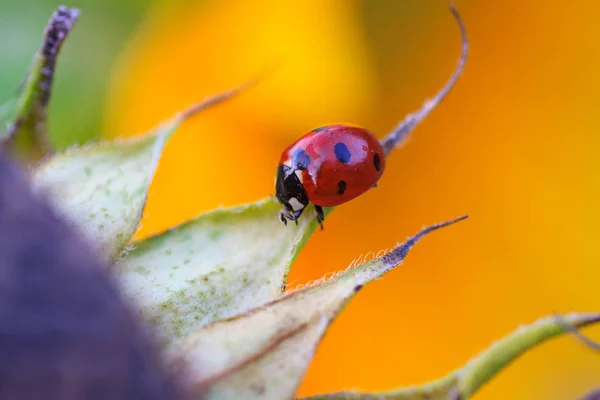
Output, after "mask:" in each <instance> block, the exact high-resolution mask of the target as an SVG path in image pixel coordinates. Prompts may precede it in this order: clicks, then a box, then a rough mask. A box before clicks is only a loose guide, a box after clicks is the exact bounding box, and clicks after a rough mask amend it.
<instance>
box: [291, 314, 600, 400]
mask: <svg viewBox="0 0 600 400" xmlns="http://www.w3.org/2000/svg"><path fill="white" fill-rule="evenodd" d="M599 321H600V314H592V313H587V314H586V313H584V314H570V315H567V316H565V317H561V318H560V319H558V318H556V317H546V318H544V319H541V320H538V321H537V322H535V323H533V324H531V325H529V326H526V327H521V328H519V329H518V330H517V331H516V332H514V333H512V334H511V335H509V336H506V337H505V338H503V339H501V340H500V341H498V342H496V343H495V344H494V345H492V346H491V347H490V348H488V349H487V350H486V351H484V352H483V353H481V354H480V355H478V356H477V357H476V358H474V359H472V360H471V361H469V362H468V363H467V364H466V365H465V366H464V367H462V368H460V369H458V370H456V371H454V372H452V373H450V374H449V375H447V376H445V377H443V378H441V379H439V380H436V381H433V382H430V383H427V384H424V385H421V386H415V387H408V388H402V389H396V390H392V391H389V392H381V393H360V392H356V391H347V392H338V393H330V394H324V395H317V396H310V397H304V398H302V399H301V400H369V399H373V398H377V399H381V400H421V399H428V400H448V399H452V400H464V399H468V398H470V397H471V396H473V395H474V394H475V392H477V390H478V389H480V388H481V387H482V386H483V385H484V384H485V383H486V382H488V381H489V380H490V379H491V378H493V377H494V376H495V375H496V374H498V372H500V371H501V370H502V369H504V368H506V367H507V366H508V365H509V364H510V363H511V362H513V361H514V360H515V359H517V358H518V357H519V356H521V355H522V354H523V353H525V352H527V351H528V350H531V349H532V348H534V347H536V346H538V345H540V344H541V343H543V342H545V341H546V340H549V339H551V338H553V337H555V336H558V335H560V334H562V333H568V332H570V328H573V327H574V328H581V327H584V326H587V325H591V324H595V323H597V322H599ZM565 323H566V324H568V326H567V327H565ZM517 397H518V396H517Z"/></svg>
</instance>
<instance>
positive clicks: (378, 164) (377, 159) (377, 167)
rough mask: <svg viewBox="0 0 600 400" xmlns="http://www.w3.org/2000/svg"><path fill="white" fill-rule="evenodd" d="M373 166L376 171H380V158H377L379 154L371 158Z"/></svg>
mask: <svg viewBox="0 0 600 400" xmlns="http://www.w3.org/2000/svg"><path fill="white" fill-rule="evenodd" d="M373 164H375V169H376V170H377V171H379V170H381V158H379V154H375V155H374V156H373Z"/></svg>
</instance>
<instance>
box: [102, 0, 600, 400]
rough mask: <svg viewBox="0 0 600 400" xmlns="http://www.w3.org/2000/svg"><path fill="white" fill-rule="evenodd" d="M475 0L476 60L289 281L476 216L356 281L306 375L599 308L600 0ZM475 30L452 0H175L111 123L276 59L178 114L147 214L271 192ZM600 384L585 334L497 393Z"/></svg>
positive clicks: (324, 381) (141, 55)
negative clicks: (232, 91)
mask: <svg viewBox="0 0 600 400" xmlns="http://www.w3.org/2000/svg"><path fill="white" fill-rule="evenodd" d="M456 6H457V8H458V9H459V11H460V12H461V14H462V16H463V18H464V20H465V23H466V25H467V29H468V33H469V38H470V41H471V54H470V58H469V60H468V63H467V66H466V70H465V73H464V75H463V76H462V77H461V79H460V80H459V82H458V84H457V86H456V88H455V89H454V90H453V91H452V93H451V94H450V96H449V97H448V98H447V99H446V100H445V101H444V102H443V103H442V104H441V106H440V107H439V108H438V109H437V110H435V111H434V112H433V114H432V115H431V116H430V117H429V118H428V119H427V120H425V121H424V122H423V123H422V124H421V125H420V126H419V127H418V128H417V129H416V130H415V131H414V133H413V135H412V138H411V140H410V141H409V142H408V143H407V145H406V146H404V147H403V148H400V149H397V150H396V151H395V152H394V153H393V154H392V156H391V158H390V159H389V160H388V163H387V170H386V172H385V174H384V176H383V178H382V180H381V181H380V184H379V187H378V188H377V189H374V190H371V191H370V192H368V193H367V194H365V195H363V196H361V197H360V198H358V199H356V200H354V201H352V202H350V203H348V204H345V205H343V206H342V207H339V208H338V209H337V210H336V211H335V212H334V213H333V214H331V216H330V217H329V218H328V219H327V220H326V222H325V231H323V232H316V234H315V235H314V236H313V237H312V239H311V240H310V242H309V243H308V245H307V247H306V249H305V251H304V252H303V253H302V255H301V256H300V257H299V259H298V261H297V263H296V264H295V265H294V268H293V270H292V273H291V276H290V283H291V285H292V286H294V285H297V284H301V283H303V282H306V281H309V280H312V279H316V278H319V277H321V276H323V275H324V274H325V273H327V272H332V271H337V270H339V269H343V268H345V267H346V266H347V265H348V264H349V263H350V262H352V260H353V259H355V258H357V257H359V256H360V255H361V254H363V255H364V254H365V253H367V252H369V251H375V252H376V251H378V250H381V249H385V248H389V247H391V246H393V245H394V244H395V243H396V241H402V240H404V239H405V238H406V237H407V236H408V235H412V234H413V233H415V232H416V231H417V230H418V229H420V228H421V227H422V226H423V225H425V224H431V223H434V222H438V221H442V220H445V219H449V218H453V217H456V216H459V215H462V214H464V213H468V214H470V216H471V218H470V219H469V220H467V221H465V222H462V223H460V224H459V225H456V226H453V227H451V228H448V229H446V230H443V231H440V232H438V233H435V234H434V235H432V236H430V237H428V238H427V239H425V240H424V241H423V242H422V243H420V244H419V245H418V246H417V247H416V248H415V249H414V251H413V252H412V253H411V254H410V255H409V256H408V258H407V260H406V262H405V264H404V265H403V266H402V267H401V268H398V269H397V270H395V271H393V272H391V273H389V274H388V275H387V276H386V277H385V278H384V279H382V280H380V281H377V282H374V283H373V284H371V285H369V286H368V287H367V288H366V289H365V290H364V291H362V292H361V293H360V294H359V295H358V297H357V298H356V299H355V300H353V301H352V303H351V304H350V306H349V307H348V308H347V309H346V311H345V312H344V313H343V314H342V316H341V317H340V318H339V319H338V320H337V321H336V322H335V324H334V325H333V326H332V328H331V330H330V331H329V332H328V334H327V336H326V337H325V339H324V341H323V343H322V344H321V346H320V347H319V349H318V352H317V355H316V357H315V360H314V362H313V364H312V365H311V367H310V369H309V371H308V373H307V375H306V378H305V380H304V382H303V384H302V386H301V388H300V391H299V395H309V394H314V393H320V392H326V391H334V390H342V389H361V390H384V389H388V388H394V387H398V386H402V385H409V384H417V383H421V382H425V381H428V380H430V379H433V378H437V377H440V376H442V375H444V374H446V373H447V372H449V371H450V370H452V369H454V368H457V367H459V366H461V365H462V364H464V363H465V362H466V361H467V360H468V359H469V358H470V357H472V356H474V355H475V354H476V353H478V352H479V351H481V350H483V349H484V348H486V347H487V346H488V345H490V344H491V343H492V342H493V341H495V340H496V339H499V338H500V337H501V336H504V335H505V334H508V333H509V332H511V331H513V330H514V329H516V328H517V327H518V326H519V325H521V324H525V323H529V322H532V321H534V320H536V319H537V318H539V317H542V316H545V315H548V314H551V313H553V312H555V311H559V312H569V311H575V310H579V311H594V310H599V309H600V307H599V305H600V299H599V293H600V291H599V289H598V287H599V283H600V280H599V278H600V272H599V271H600V269H599V261H600V253H599V251H598V249H599V248H600V246H599V238H600V231H599V229H598V225H599V222H600V211H599V199H600V173H599V172H600V157H599V153H600V113H599V112H598V110H599V108H600V98H599V95H598V94H599V93H600V23H599V21H600V3H598V2H596V1H591V0H590V1H570V2H567V3H562V2H561V3H556V4H551V2H548V1H542V0H530V1H516V0H510V1H467V0H457V1H456ZM459 40H460V39H459V33H458V29H457V26H456V25H455V22H454V20H453V18H452V16H451V14H450V13H449V11H448V3H447V2H446V1H445V0H427V1H424V0H410V1H409V0H406V1H392V0H388V1H352V0H334V1H332V0H325V1H324V0H305V1H302V2H292V1H276V0H263V1H242V0H229V1H221V2H217V1H202V2H193V1H188V2H184V3H181V2H178V3H168V2H166V3H164V4H162V5H157V6H156V8H155V9H154V10H153V11H152V13H150V15H149V16H148V17H147V19H146V20H145V21H144V23H143V24H142V25H141V27H140V28H139V29H138V31H137V34H136V35H135V36H134V38H133V39H132V40H131V41H130V42H129V43H128V45H127V47H126V51H125V52H124V53H123V54H122V57H121V58H120V59H119V60H118V63H117V67H116V69H115V71H114V72H113V75H112V82H111V95H110V97H109V100H108V103H107V105H106V106H107V111H106V115H105V121H106V124H105V129H104V134H105V135H107V136H118V135H127V134H134V133H141V132H143V131H146V130H148V129H149V128H151V127H153V126H155V125H156V124H157V123H159V122H161V121H163V120H164V119H166V118H168V117H169V116H171V115H172V114H173V113H174V112H175V111H178V110H180V109H182V108H184V107H186V106H188V105H189V104H191V103H193V102H194V101H197V100H198V99H201V98H203V97H204V96H206V95H209V94H213V93H217V92H220V91H222V90H224V89H227V88H229V87H232V86H236V85H237V84H239V83H241V82H244V81H246V80H247V79H249V78H251V77H253V76H255V75H256V74H257V73H259V72H261V71H262V70H264V69H265V68H270V67H276V68H277V69H276V70H275V73H273V74H272V75H271V76H269V77H268V78H267V79H266V80H264V81H263V82H262V83H261V84H259V85H258V86H256V87H255V88H253V89H252V90H250V91H248V92H246V93H244V94H243V95H242V96H240V97H239V98H236V99H235V100H233V101H230V102H229V103H226V104H225V105H221V106H219V107H217V108H214V109H211V110H210V111H208V112H205V113H204V114H202V115H201V116H198V117H196V118H194V119H193V120H192V121H189V122H188V123H186V125H185V126H184V127H183V128H182V129H181V130H180V131H179V132H178V134H177V135H176V136H175V138H174V139H173V141H172V142H171V143H170V144H169V146H168V149H167V153H166V154H165V157H164V159H163V162H162V164H161V166H160V169H159V171H158V175H157V178H156V180H155V182H154V184H153V187H152V192H151V198H150V203H149V205H148V208H147V215H146V218H145V220H144V225H143V229H142V231H141V232H140V235H144V234H147V233H149V232H152V231H155V230H162V229H164V228H166V227H168V226H171V225H173V224H175V223H178V222H181V221H183V220H185V219H187V218H189V217H191V216H194V215H196V214H198V213H200V212H202V211H206V210H209V209H212V208H214V207H216V206H219V205H225V206H230V205H235V204H239V203H243V202H250V201H254V200H257V199H259V198H262V197H265V196H268V195H272V194H273V193H274V173H275V166H276V163H277V161H278V158H279V154H280V151H281V150H282V149H283V148H284V147H285V146H286V145H287V144H288V143H289V142H291V141H292V140H293V139H295V138H296V137H298V136H299V135H301V134H303V133H304V132H306V131H308V130H310V129H312V128H314V127H316V126H320V125H323V124H326V123H333V122H349V123H356V124H359V125H362V126H364V127H367V128H369V129H370V130H372V131H373V132H375V133H376V134H377V136H378V137H383V136H384V135H385V134H386V133H387V132H388V131H390V130H391V129H392V128H393V127H394V126H395V124H396V123H397V122H398V121H399V120H401V119H402V118H404V116H405V114H406V113H408V112H412V111H413V110H415V109H416V108H418V107H420V105H421V104H422V102H423V101H424V100H425V99H426V98H427V97H429V96H431V95H432V94H433V93H434V92H435V91H436V90H437V89H438V88H439V87H440V86H441V85H442V84H443V83H444V82H445V80H446V79H447V77H448V76H449V74H450V73H451V71H452V69H453V68H454V66H455V64H456V60H457V57H458V54H459ZM273 218H277V215H274V216H273ZM233 250H235V249H233ZM585 333H586V334H589V335H590V336H592V337H593V336H595V337H600V330H594V329H589V330H586V331H585ZM595 385H596V386H598V385H600V354H596V353H593V352H592V351H590V350H588V349H586V348H584V347H583V346H582V345H581V344H580V343H579V342H577V341H576V340H575V339H573V338H568V337H567V338H561V339H557V340H554V341H552V342H549V343H547V344H544V345H543V346H542V347H540V348H538V349H536V350H534V351H532V352H530V353H528V354H527V355H526V356H524V357H523V358H521V359H519V360H518V361H517V363H515V364H513V365H511V366H510V367H509V368H508V369H507V370H505V371H504V372H502V373H501V374H500V375H499V376H498V377H497V378H496V379H495V380H494V381H493V382H492V383H491V384H489V385H486V386H485V388H484V389H483V390H482V391H481V392H480V393H479V394H478V395H477V396H476V398H477V399H482V400H483V399H574V398H577V397H578V396H580V395H582V394H583V393H584V392H586V391H587V390H589V389H591V388H592V387H593V386H595Z"/></svg>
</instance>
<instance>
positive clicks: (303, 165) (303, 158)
mask: <svg viewBox="0 0 600 400" xmlns="http://www.w3.org/2000/svg"><path fill="white" fill-rule="evenodd" d="M309 164H310V157H309V156H308V154H306V152H305V151H304V150H302V149H298V150H296V152H295V153H294V155H293V156H292V168H293V169H300V170H305V169H307V168H308V165H309Z"/></svg>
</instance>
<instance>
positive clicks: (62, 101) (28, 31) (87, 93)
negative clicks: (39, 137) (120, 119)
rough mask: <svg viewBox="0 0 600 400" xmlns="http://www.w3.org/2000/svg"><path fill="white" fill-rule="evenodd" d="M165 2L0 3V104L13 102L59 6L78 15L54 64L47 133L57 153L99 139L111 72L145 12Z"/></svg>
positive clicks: (12, 0) (28, 0)
mask: <svg viewBox="0 0 600 400" xmlns="http://www.w3.org/2000/svg"><path fill="white" fill-rule="evenodd" d="M160 1H164V0H127V1H122V0H74V1H71V2H69V3H63V2H56V1H51V0H0V55H1V56H2V58H1V60H2V68H0V104H5V103H6V102H7V101H9V100H11V99H14V98H15V97H16V95H17V91H18V89H19V86H20V84H21V83H22V82H23V80H24V78H25V76H26V73H27V70H28V68H29V65H30V64H31V61H32V59H33V57H34V55H35V53H36V52H37V51H38V49H39V47H40V45H41V42H42V39H43V34H44V28H45V27H46V24H47V22H48V19H49V17H50V15H52V13H53V12H54V10H55V9H56V8H57V7H58V6H60V5H65V6H67V7H74V8H77V9H79V10H80V12H81V15H80V17H79V20H78V21H77V24H76V26H75V28H74V29H73V31H72V33H71V35H70V37H69V38H68V39H67V40H66V42H65V44H64V46H63V48H62V51H61V55H60V57H59V59H58V63H57V71H56V74H55V78H54V90H53V93H52V98H51V101H50V111H49V121H48V122H49V130H50V137H51V140H52V142H53V143H54V144H55V145H56V146H57V147H59V148H63V147H65V146H67V145H70V144H73V143H82V142H85V141H87V140H89V139H90V138H94V137H98V136H99V133H100V128H101V124H102V115H103V106H104V104H105V96H106V88H107V82H108V80H109V77H110V75H111V68H112V65H113V64H114V61H115V60H116V58H117V56H118V54H119V52H120V51H121V50H122V49H123V48H124V46H125V45H126V43H127V40H128V38H129V37H130V36H131V35H132V34H133V32H134V30H135V28H136V27H137V26H138V25H139V23H140V22H141V21H142V19H143V17H144V15H145V12H146V11H147V10H148V9H149V8H150V7H152V6H153V5H155V4H156V3H158V2H160Z"/></svg>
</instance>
